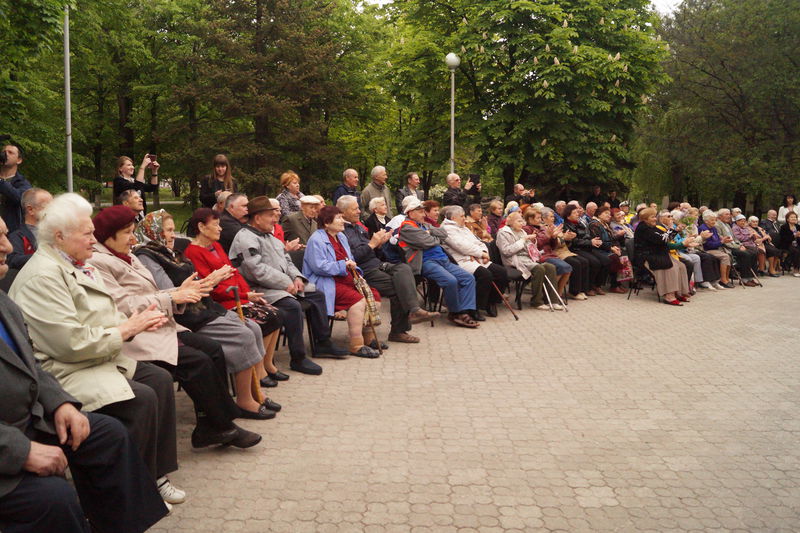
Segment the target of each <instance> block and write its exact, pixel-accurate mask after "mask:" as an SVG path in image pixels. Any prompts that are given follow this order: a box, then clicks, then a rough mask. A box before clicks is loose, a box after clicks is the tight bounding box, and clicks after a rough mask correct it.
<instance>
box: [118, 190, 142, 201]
mask: <svg viewBox="0 0 800 533" xmlns="http://www.w3.org/2000/svg"><path fill="white" fill-rule="evenodd" d="M134 194H135V195H136V196H138V197H139V198H141V197H142V195H141V194H139V191H137V190H136V189H125V190H124V191H122V192H121V193H119V196H117V200H118V201H119V203H121V204H124V203H125V202H127V201H128V198H130V197H131V196H133V195H134Z"/></svg>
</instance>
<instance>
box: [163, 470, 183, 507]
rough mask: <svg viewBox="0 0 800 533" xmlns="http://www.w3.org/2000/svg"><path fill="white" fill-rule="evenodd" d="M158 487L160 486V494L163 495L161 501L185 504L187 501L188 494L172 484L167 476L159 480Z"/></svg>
mask: <svg viewBox="0 0 800 533" xmlns="http://www.w3.org/2000/svg"><path fill="white" fill-rule="evenodd" d="M156 485H158V493H159V494H161V499H162V500H164V501H165V502H166V503H183V502H185V501H186V493H185V492H184V491H182V490H181V489H179V488H177V487H175V485H173V484H172V483H170V481H169V479H167V476H164V477H162V478H159V479H158V481H156Z"/></svg>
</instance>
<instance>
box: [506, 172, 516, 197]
mask: <svg viewBox="0 0 800 533" xmlns="http://www.w3.org/2000/svg"><path fill="white" fill-rule="evenodd" d="M515 177H516V167H515V166H514V165H513V164H508V165H506V166H504V167H503V198H505V197H506V196H508V195H509V194H512V193H513V192H514V178H515Z"/></svg>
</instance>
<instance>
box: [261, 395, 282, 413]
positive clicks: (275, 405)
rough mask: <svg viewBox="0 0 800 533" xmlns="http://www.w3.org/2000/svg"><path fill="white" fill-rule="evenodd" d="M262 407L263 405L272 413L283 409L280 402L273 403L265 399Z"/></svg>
mask: <svg viewBox="0 0 800 533" xmlns="http://www.w3.org/2000/svg"><path fill="white" fill-rule="evenodd" d="M261 405H263V406H264V407H266V408H267V409H269V410H270V411H275V412H276V413H277V412H278V411H280V410H281V409H282V406H281V404H279V403H278V402H273V401H272V400H270V399H269V398H264V402H263V403H262V404H261Z"/></svg>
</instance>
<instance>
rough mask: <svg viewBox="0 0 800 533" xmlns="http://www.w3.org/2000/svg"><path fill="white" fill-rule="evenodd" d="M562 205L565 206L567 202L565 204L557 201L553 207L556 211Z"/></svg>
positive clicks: (562, 201)
mask: <svg viewBox="0 0 800 533" xmlns="http://www.w3.org/2000/svg"><path fill="white" fill-rule="evenodd" d="M562 205H567V202H565V201H564V200H559V201H557V202H556V205H555V207H556V209H558V208H559V207H561V206H562Z"/></svg>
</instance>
